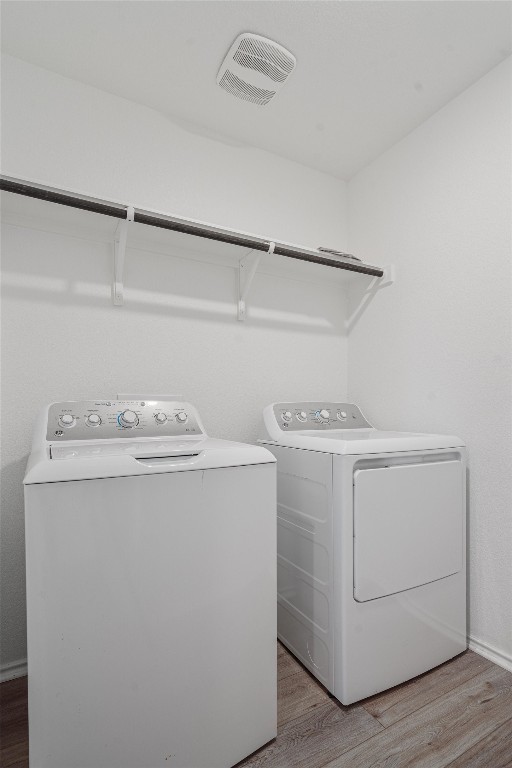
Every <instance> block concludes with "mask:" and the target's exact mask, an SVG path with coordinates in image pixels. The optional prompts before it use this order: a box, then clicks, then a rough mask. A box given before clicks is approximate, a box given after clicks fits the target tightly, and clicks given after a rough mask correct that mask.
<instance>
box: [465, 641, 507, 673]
mask: <svg viewBox="0 0 512 768" xmlns="http://www.w3.org/2000/svg"><path fill="white" fill-rule="evenodd" d="M469 647H470V648H471V650H472V651H474V652H475V653H479V654H480V656H485V658H486V659H489V661H492V662H494V664H498V666H500V667H503V669H506V670H507V671H508V672H512V656H511V655H509V654H507V653H503V651H498V650H497V648H492V646H490V645H487V643H483V642H482V641H481V640H477V639H476V638H475V637H470V638H469Z"/></svg>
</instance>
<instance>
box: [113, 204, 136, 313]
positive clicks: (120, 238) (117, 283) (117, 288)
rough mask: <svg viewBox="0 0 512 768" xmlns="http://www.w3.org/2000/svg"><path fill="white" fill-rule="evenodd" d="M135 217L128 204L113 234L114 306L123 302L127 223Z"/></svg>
mask: <svg viewBox="0 0 512 768" xmlns="http://www.w3.org/2000/svg"><path fill="white" fill-rule="evenodd" d="M134 218H135V209H134V207H133V206H132V205H129V206H128V208H127V210H126V219H121V220H120V222H119V224H118V225H117V228H116V233H115V235H114V280H113V283H112V301H113V303H114V305H115V306H116V307H122V305H123V304H124V262H125V257H126V241H127V237H128V225H129V224H130V222H132V221H133V220H134Z"/></svg>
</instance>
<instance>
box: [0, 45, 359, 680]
mask: <svg viewBox="0 0 512 768" xmlns="http://www.w3.org/2000/svg"><path fill="white" fill-rule="evenodd" d="M3 76H4V84H3V112H4V116H3V152H2V155H3V157H2V159H3V169H2V171H3V173H5V174H7V175H12V176H19V177H22V178H23V177H25V178H28V179H32V180H39V181H41V182H44V183H47V184H50V185H54V186H58V187H59V186H60V187H64V188H72V189H76V190H79V191H83V192H85V193H88V194H91V195H97V196H104V197H106V198H109V197H112V198H114V199H119V200H121V201H125V202H131V203H134V204H136V205H139V206H141V207H144V206H147V207H149V208H155V209H159V210H161V211H164V212H166V211H167V212H172V213H175V214H181V215H184V216H189V217H196V218H200V219H203V220H206V221H210V222H213V223H217V224H219V225H224V226H230V227H233V228H240V229H245V230H248V231H252V232H255V233H259V234H261V235H263V236H270V237H275V238H276V239H283V240H289V241H292V242H293V241H294V242H299V243H302V244H304V245H308V244H309V245H312V246H317V245H320V244H324V245H332V246H334V247H336V246H337V245H338V246H339V247H341V248H343V247H344V246H345V223H344V193H345V185H344V184H343V182H339V181H336V180H335V179H332V178H330V177H328V176H323V175H322V174H320V173H317V172H316V171H311V170H309V169H307V168H305V167H303V166H300V165H296V164H294V163H292V162H289V161H286V160H283V159H280V158H278V157H274V156H272V155H270V154H267V153H265V152H259V151H256V150H251V149H246V148H243V147H237V146H228V145H224V144H222V143H220V142H216V141H213V140H211V139H207V138H204V137H201V136H198V135H194V134H191V133H188V132H187V131H185V130H183V129H181V128H179V127H177V126H176V125H174V124H173V123H171V122H170V121H168V120H166V119H165V118H164V117H162V116H161V115H159V114H157V113H155V112H152V111H151V110H148V109H145V108H142V107H139V106H137V105H135V104H132V103H130V102H127V101H124V100H122V99H118V98H114V97H112V96H109V95H108V94H105V93H102V92H100V91H96V90H94V89H92V88H88V87H85V86H82V85H80V84H78V83H73V82H72V81H70V80H66V79H65V78H61V77H58V76H56V75H53V74H50V73H48V72H45V71H44V70H40V69H37V68H35V67H31V66H29V65H27V64H24V63H23V62H18V61H16V60H9V59H6V62H5V66H4V70H3ZM60 210H62V209H60ZM5 218H6V220H7V221H8V222H9V223H8V224H4V226H3V243H2V262H3V263H2V267H3V290H4V295H3V305H2V309H3V317H2V333H3V345H2V395H3V402H4V415H3V441H2V444H3V464H2V480H3V483H2V486H3V499H2V592H3V594H2V631H3V635H2V653H3V657H2V663H3V664H4V665H5V664H9V663H14V662H16V661H18V660H21V659H23V657H24V655H25V602H24V543H23V499H22V488H21V481H22V477H23V472H24V468H25V462H26V457H27V453H28V451H29V449H30V438H31V432H32V424H33V421H34V417H35V415H36V412H37V411H38V409H39V408H41V407H42V406H43V405H45V404H46V403H48V402H51V401H53V400H59V399H68V398H78V399H79V398H88V397H97V396H100V395H101V396H108V397H111V396H112V395H113V394H115V393H117V392H118V391H120V390H124V391H134V390H137V391H141V390H142V391H147V390H148V389H150V390H152V391H153V392H154V391H155V390H157V391H158V392H171V393H177V394H183V395H184V396H186V397H187V398H188V399H190V400H191V401H192V402H194V403H195V404H197V406H198V408H199V411H200V413H201V415H202V416H203V419H204V422H205V425H206V428H207V430H208V431H209V432H210V433H211V434H212V435H215V436H218V437H225V438H235V439H242V440H254V439H255V438H256V437H257V436H258V430H259V421H260V414H261V409H262V407H263V406H264V405H266V404H267V403H268V402H271V401H272V400H279V399H286V398H296V399H303V398H308V397H311V398H312V399H314V398H318V397H321V396H325V397H326V398H333V399H334V398H343V397H344V396H345V395H346V365H345V359H346V338H345V336H344V330H343V312H344V310H343V302H344V293H343V289H342V288H341V287H340V285H339V284H338V283H333V284H330V283H329V282H328V280H329V277H328V271H327V270H321V269H320V268H316V272H315V275H314V276H313V278H312V277H311V273H309V272H304V271H303V272H302V275H301V274H299V273H300V270H299V272H297V270H296V269H294V268H293V263H290V262H287V264H289V265H290V269H289V270H288V269H287V267H286V265H284V264H283V265H282V267H281V276H279V275H272V274H270V273H269V272H268V270H267V272H266V273H262V274H259V275H258V276H257V278H256V280H255V282H254V285H253V288H252V289H251V294H250V302H249V312H250V313H252V316H251V314H250V316H249V319H248V321H247V322H246V323H245V324H241V323H238V322H237V320H236V313H235V299H236V286H237V283H236V272H235V269H233V268H232V267H229V266H222V265H221V264H219V265H215V264H211V263H210V264H209V263H202V262H201V261H193V260H189V259H187V258H180V254H179V253H177V254H176V253H175V252H174V255H173V256H170V255H169V254H168V253H165V251H166V250H168V249H166V248H165V247H162V245H161V244H160V245H159V246H158V247H155V248H153V247H151V249H148V250H146V251H144V250H137V251H135V250H133V249H131V250H129V252H128V257H127V266H126V303H125V306H124V307H122V308H117V307H116V308H114V307H113V306H112V304H111V300H110V282H111V274H112V246H111V244H109V243H108V242H106V240H105V238H104V237H102V236H97V235H93V236H91V237H88V236H87V233H85V232H84V231H83V229H82V228H81V227H75V228H73V226H72V227H69V226H67V225H65V226H64V225H62V224H58V225H56V226H55V227H54V229H55V230H59V232H51V231H47V230H49V229H52V226H53V225H52V224H50V223H49V220H48V219H47V220H44V218H43V219H41V220H38V219H37V218H33V219H31V218H30V217H29V218H27V219H25V218H23V217H21V218H20V217H19V216H14V217H13V216H9V215H6V216H5ZM158 250H160V251H162V253H158V252H157V251H158ZM174 251H175V249H174ZM221 261H223V260H221ZM286 275H288V276H286ZM316 280H321V281H324V282H322V283H318V282H315V281H316Z"/></svg>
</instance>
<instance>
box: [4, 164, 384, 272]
mask: <svg viewBox="0 0 512 768" xmlns="http://www.w3.org/2000/svg"><path fill="white" fill-rule="evenodd" d="M0 189H2V190H4V191H5V192H13V193H14V194H16V195H25V196H26V197H34V198H36V199H38V200H46V201H47V202H50V203H58V204H59V205H67V206H70V207H71V208H79V209H81V210H83V211H90V212H91V213H100V214H103V215H104V216H112V217H114V218H116V219H126V218H127V215H128V212H127V207H126V206H122V205H116V204H115V203H109V202H105V201H100V200H96V199H94V198H91V197H83V196H80V195H75V194H72V193H68V192H62V191H58V190H55V189H52V188H51V187H43V186H34V185H33V184H30V183H28V182H24V181H20V180H18V179H11V178H6V177H0ZM134 221H135V222H136V223H137V224H147V225H149V226H151V227H160V228H161V229H170V230H173V231H175V232H182V233H184V234H186V235H194V236H195V237H204V238H207V239H209V240H217V241H219V242H222V243H230V244H231V245H239V246H241V247H242V248H250V249H252V250H255V251H268V250H269V247H270V241H268V240H262V239H260V238H255V237H251V236H248V235H243V234H238V233H236V232H226V231H225V230H222V229H220V228H217V227H212V226H209V225H206V224H201V223H199V222H192V221H184V220H183V219H177V218H173V217H170V216H169V217H167V216H160V215H158V214H155V213H151V212H150V211H143V210H140V209H137V208H136V209H135V216H134ZM274 253H275V254H277V255H278V256H287V257H288V258H290V259H297V260H299V261H309V262H311V263H312V264H321V265H322V266H325V267H334V268H335V269H344V270H347V271H348V272H358V273H360V274H363V275H373V276H374V277H382V276H383V275H384V271H383V270H382V269H381V268H380V267H373V266H370V265H369V264H363V263H361V262H356V261H350V260H342V259H341V258H339V259H334V258H332V259H330V258H328V257H327V256H323V255H320V254H318V255H317V254H316V253H313V252H308V251H307V250H306V249H305V250H304V251H303V250H300V249H296V248H293V247H290V246H288V245H282V244H280V243H277V242H276V244H275V249H274Z"/></svg>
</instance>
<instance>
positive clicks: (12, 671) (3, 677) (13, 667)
mask: <svg viewBox="0 0 512 768" xmlns="http://www.w3.org/2000/svg"><path fill="white" fill-rule="evenodd" d="M26 674H27V660H26V659H19V660H18V661H10V662H9V664H3V665H2V666H1V667H0V683H5V682H6V681H7V680H14V678H15V677H25V676H26Z"/></svg>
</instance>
